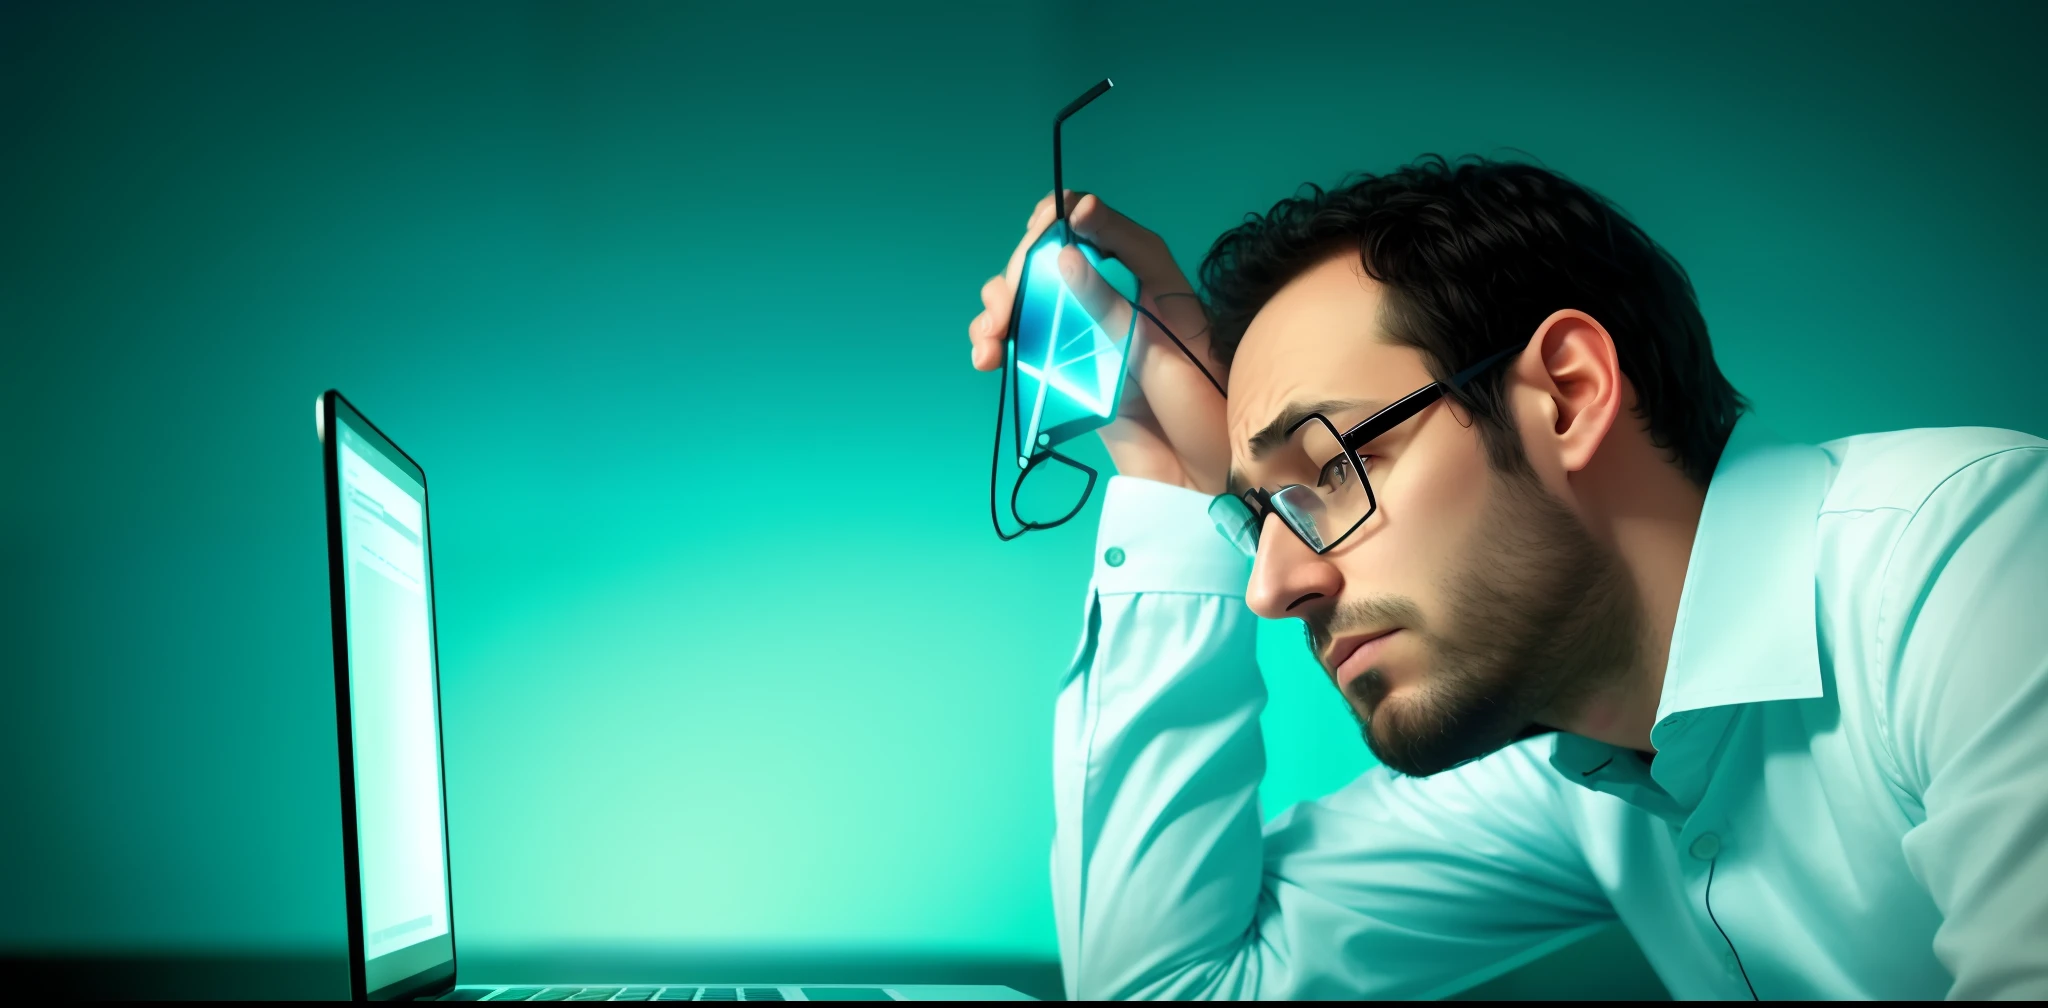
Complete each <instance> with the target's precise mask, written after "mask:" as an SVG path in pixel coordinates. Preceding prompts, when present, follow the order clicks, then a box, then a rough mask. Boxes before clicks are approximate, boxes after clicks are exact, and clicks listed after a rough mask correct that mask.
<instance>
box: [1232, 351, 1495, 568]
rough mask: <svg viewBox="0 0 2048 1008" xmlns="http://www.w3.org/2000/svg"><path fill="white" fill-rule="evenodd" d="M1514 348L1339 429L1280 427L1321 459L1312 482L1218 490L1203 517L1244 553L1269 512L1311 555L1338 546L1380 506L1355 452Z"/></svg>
mask: <svg viewBox="0 0 2048 1008" xmlns="http://www.w3.org/2000/svg"><path fill="white" fill-rule="evenodd" d="M1520 349H1521V348H1519V347H1515V348H1511V349H1507V350H1502V351H1501V352H1499V353H1497V354H1494V355H1493V356H1491V357H1488V358H1486V359H1485V360H1482V361H1480V362H1479V363H1477V364H1474V365H1472V366H1471V367H1468V368H1466V369H1465V370H1463V371H1460V372H1458V373H1457V374H1455V375H1452V376H1451V379H1450V380H1449V381H1448V382H1430V383H1429V384H1428V385H1425V386H1423V387H1421V388H1419V389H1416V390H1415V391H1414V392H1411V393H1409V394H1408V395H1406V396H1404V397H1402V399H1401V400H1400V401H1399V402H1396V403H1394V404H1393V405H1392V406H1388V407H1387V408H1386V409H1383V410H1380V411H1379V412H1377V413H1374V414H1373V415H1372V416H1369V417H1367V418H1366V419H1365V421H1364V422H1362V423H1360V424H1359V425H1358V426H1356V427H1353V428H1351V429H1350V430H1348V431H1345V432H1344V433H1342V434H1338V433H1337V427H1336V425H1335V424H1332V423H1331V422H1330V419H1329V418H1328V417H1326V416H1324V415H1322V414H1321V413H1311V414H1309V415H1308V416H1305V417H1303V418H1301V419H1300V420H1296V421H1295V422H1294V424H1293V425H1292V426H1290V427H1288V428H1287V432H1286V436H1287V439H1288V440H1290V441H1292V440H1293V439H1294V438H1295V436H1296V435H1297V434H1301V435H1302V436H1303V437H1304V444H1303V446H1302V450H1303V452H1304V454H1306V455H1307V457H1309V458H1322V459H1327V461H1325V462H1324V463H1323V466H1322V468H1321V469H1319V470H1317V479H1316V485H1315V486H1312V487H1311V486H1303V485H1301V484H1298V483H1290V484H1288V485H1287V486H1283V487H1281V488H1280V489H1278V490H1272V491H1268V490H1265V489H1262V488H1259V487H1253V488H1251V489H1249V490H1246V491H1244V492H1242V493H1235V494H1223V495H1221V496H1218V497H1217V498H1216V499H1215V500H1213V501H1211V502H1210V503H1209V517H1210V519H1211V520H1213V521H1215V523H1216V529H1217V531H1219V532H1222V533H1223V537H1224V538H1225V539H1228V540H1230V542H1231V544H1232V545H1234V546H1236V547H1237V548H1238V549H1239V550H1241V551H1243V553H1244V555H1246V556H1249V557H1256V556H1258V553H1259V533H1260V531H1261V530H1263V528H1264V527H1265V524H1266V516H1267V515H1268V514H1276V515H1279V516H1280V521H1281V523H1282V524H1285V525H1286V526H1287V527H1288V528H1289V529H1292V530H1293V531H1294V534H1295V535H1296V536H1297V537H1299V538H1300V539H1301V541H1302V542H1304V543H1306V544H1308V548H1309V549H1312V550H1315V551H1316V553H1317V555H1321V554H1324V553H1328V552H1329V551H1331V550H1333V549H1336V548H1337V544H1338V543H1341V542H1343V541H1344V540H1345V539H1346V538H1347V537H1349V536H1350V535H1351V533H1353V532H1356V531H1358V528H1359V526H1361V525H1364V524H1365V520H1366V519H1367V518H1371V517H1372V516H1373V513H1374V512H1376V511H1378V510H1379V500H1378V498H1376V497H1374V496H1373V492H1372V482H1371V481H1370V480H1369V479H1368V478H1367V469H1366V465H1365V463H1364V461H1363V460H1361V459H1360V458H1359V457H1358V449H1360V448H1363V447H1365V446H1366V445H1367V444H1370V443H1371V442H1372V440H1373V439H1374V438H1377V437H1379V436H1381V435H1383V434H1385V433H1387V432H1388V431H1390V430H1393V429H1394V428H1395V427H1397V426H1399V425H1401V424H1402V423H1403V422H1405V421H1407V420H1408V419H1409V418H1411V417H1413V416H1415V414H1417V413H1420V412H1422V411H1423V410H1424V409H1427V408H1428V407H1429V405H1430V404H1431V403H1434V402H1436V401H1437V400H1438V399H1441V398H1443V395H1444V391H1445V388H1446V387H1447V386H1448V387H1449V388H1451V389H1462V388H1464V387H1465V385H1466V384H1467V383H1469V382H1471V381H1472V379H1474V378H1477V377H1479V376H1480V375H1481V374H1483V373H1485V372H1486V369H1487V368H1490V367H1492V366H1494V365H1495V364H1498V363H1500V362H1501V361H1504V360H1508V359H1509V358H1511V357H1513V356H1515V354H1516V353H1518V352H1519V351H1520Z"/></svg>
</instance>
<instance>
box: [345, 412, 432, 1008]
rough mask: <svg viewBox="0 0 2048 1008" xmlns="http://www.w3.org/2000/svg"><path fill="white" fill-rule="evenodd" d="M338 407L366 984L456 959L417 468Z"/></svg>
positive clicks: (374, 986) (375, 986)
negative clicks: (450, 918)
mask: <svg viewBox="0 0 2048 1008" xmlns="http://www.w3.org/2000/svg"><path fill="white" fill-rule="evenodd" d="M351 413H352V411H351V410H349V409H347V408H346V406H343V405H341V404H339V403H337V408H336V410H335V420H336V425H335V426H336V428H337V430H336V432H335V433H336V434H337V435H338V439H337V440H338V443H337V444H336V446H335V447H336V449H337V455H336V469H337V474H338V476H339V478H340V486H339V488H338V490H339V496H340V504H341V506H340V511H341V515H340V517H341V555H342V564H341V566H342V571H343V585H344V588H345V593H346V594H345V597H344V607H343V612H344V614H345V616H346V621H347V625H348V690H349V715H350V717H349V721H350V734H351V745H350V750H351V752H352V754H353V764H354V771H355V772H354V778H355V821H356V850H357V864H358V877H359V886H360V893H361V900H362V928H363V933H362V942H363V954H364V960H365V965H364V971H365V977H364V979H365V981H366V983H365V986H366V988H367V991H368V992H369V993H372V994H374V993H375V992H377V991H379V990H380V989H383V988H386V987H390V986H391V985H393V984H396V983H398V982H399V981H401V980H404V979H406V978H408V977H412V976H415V975H417V974H419V973H421V972H422V971H425V970H428V969H432V968H434V967H436V966H440V965H443V964H445V963H447V962H449V961H450V960H451V959H453V958H454V940H453V936H452V934H451V927H450V923H449V914H448V862H447V831H446V820H445V818H444V815H443V812H444V810H443V807H442V794H441V740H440V712H439V709H438V706H439V704H438V698H437V696H436V683H435V669H434V589H433V583H432V572H431V571H430V569H429V566H428V563H427V555H428V554H427V517H426V500H427V494H426V486H425V484H424V482H423V476H424V474H419V475H415V474H416V473H418V472H419V470H418V469H417V468H416V467H415V466H414V465H413V464H412V463H411V462H410V460H408V459H405V458H404V457H403V456H402V455H400V454H399V453H398V452H396V451H393V450H390V449H388V448H386V447H385V446H386V444H387V442H385V441H384V439H383V438H382V437H380V436H378V435H377V434H376V433H375V432H374V431H372V430H370V429H368V428H367V425H358V424H357V423H356V422H355V418H354V417H352V416H351V415H350V414H351Z"/></svg>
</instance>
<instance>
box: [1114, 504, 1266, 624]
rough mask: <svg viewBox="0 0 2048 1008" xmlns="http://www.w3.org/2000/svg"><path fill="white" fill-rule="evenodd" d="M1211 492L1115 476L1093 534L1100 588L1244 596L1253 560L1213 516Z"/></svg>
mask: <svg viewBox="0 0 2048 1008" xmlns="http://www.w3.org/2000/svg"><path fill="white" fill-rule="evenodd" d="M1214 499H1215V498H1213V497H1211V496H1210V495H1208V494H1205V493H1200V492H1198V491H1194V490H1188V489H1186V488H1183V487H1177V486H1172V485H1169V484H1166V483H1160V482H1157V481H1154V480H1148V479H1138V478H1137V477H1133V476H1112V477H1110V478H1109V489H1108V490H1107V491H1106V492H1105V493H1104V494H1103V498H1102V523H1101V525H1100V526H1098V528H1097V531H1096V534H1095V580H1094V587H1095V591H1096V593H1097V594H1099V595H1120V594H1131V593H1134V592H1187V593H1193V594H1202V595H1228V596H1231V597H1233V598H1243V597H1244V590H1245V584H1246V582H1248V581H1250V580H1251V571H1252V561H1251V558H1250V557H1248V556H1245V555H1244V554H1243V553H1242V552H1239V551H1238V548H1237V547H1235V546H1233V545H1231V544H1230V541H1229V540H1227V539H1225V538H1223V533H1222V532H1220V531H1218V530H1217V528H1216V523H1215V522H1214V521H1212V520H1210V518H1209V502H1210V501H1211V500H1214Z"/></svg>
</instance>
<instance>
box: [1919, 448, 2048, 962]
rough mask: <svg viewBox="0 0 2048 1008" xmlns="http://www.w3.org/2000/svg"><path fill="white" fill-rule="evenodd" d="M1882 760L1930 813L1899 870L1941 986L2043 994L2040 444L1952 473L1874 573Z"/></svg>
mask: <svg viewBox="0 0 2048 1008" xmlns="http://www.w3.org/2000/svg"><path fill="white" fill-rule="evenodd" d="M1884 578H1885V601H1884V605H1883V610H1882V611H1883V613H1884V616H1883V622H1882V623H1881V625H1880V633H1881V634H1882V635H1883V638H1882V642H1883V643H1884V644H1885V645H1886V648H1887V652H1886V653H1889V654H1890V655H1891V656H1892V661H1893V669H1892V680H1891V697H1890V701H1889V703H1888V704H1887V719H1888V721H1889V723H1890V729H1891V734H1892V739H1891V745H1892V749H1893V758H1894V760H1895V762H1896V764H1897V768H1898V772H1899V773H1900V775H1901V776H1902V777H1903V778H1904V781H1903V783H1904V786H1905V789H1906V790H1907V791H1908V793H1909V794H1913V795H1917V796H1918V797H1919V799H1920V802H1921V805H1922V809H1923V811H1924V815H1925V818H1924V819H1923V820H1922V821H1921V822H1920V823H1918V824H1917V825H1915V826H1914V827H1913V828H1912V829H1910V830H1908V831H1907V833H1906V835H1905V839H1904V841H1903V847H1904V852H1905V857H1906V863H1907V866H1908V868H1909V869H1910V870H1911V871H1912V872H1913V874H1914V876H1915V877H1916V878H1918V879H1919V880H1920V882H1921V883H1922V884H1923V885H1925V886H1926V887H1927V890H1928V893H1929V895H1930V896H1932V897H1933V899H1934V903H1935V906H1936V907H1937V908H1939V909H1940V911H1941V913H1942V918H1943V920H1942V924H1941V926H1940V928H1939V929H1938V930H1937V931H1936V932H1935V938H1934V952H1935V955H1936V957H1937V958H1939V959H1940V960H1941V962H1942V964H1943V965H1944V966H1946V967H1948V970H1949V973H1950V975H1952V976H1953V977H1954V978H1955V985H1954V987H1953V988H1951V990H1950V991H1949V996H1950V997H1952V998H1970V999H1976V998H2029V999H2039V998H2048V612H2044V611H2043V606H2044V603H2048V447H2042V446H2028V447H2017V448H2011V449H2007V450H2004V451H2001V452H1999V453H1996V454H1993V455H1990V456H1987V457H1985V458H1983V459H1979V460H1977V461H1975V462H1973V463H1971V464H1969V465H1968V466H1965V467H1963V468H1962V469H1960V470H1958V471H1957V472H1956V473H1955V474H1953V475H1951V476H1950V477H1949V478H1948V479H1947V480H1945V481H1944V482H1943V483H1942V484H1941V485H1940V486H1939V487H1937V488H1936V489H1935V490H1934V492H1933V493H1931V494H1930V495H1929V496H1928V498H1927V500H1926V501H1925V502H1923V503H1922V504H1921V506H1920V507H1919V508H1918V509H1917V510H1916V511H1915V513H1914V515H1913V517H1912V519H1911V520H1910V521H1909V522H1908V524H1907V526H1906V529H1905V531H1904V532H1903V533H1902V534H1901V536H1900V538H1899V541H1898V543H1897V545H1896V546H1895V547H1894V548H1893V553H1892V557H1891V559H1890V561H1889V562H1888V564H1887V566H1886V573H1885V576H1884Z"/></svg>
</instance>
